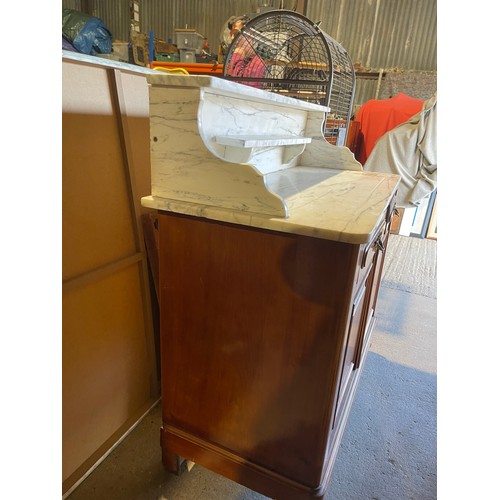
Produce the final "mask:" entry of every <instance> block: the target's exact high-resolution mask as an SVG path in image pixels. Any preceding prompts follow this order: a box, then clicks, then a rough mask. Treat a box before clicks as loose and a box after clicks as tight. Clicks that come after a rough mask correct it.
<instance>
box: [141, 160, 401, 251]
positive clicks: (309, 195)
mask: <svg viewBox="0 0 500 500" xmlns="http://www.w3.org/2000/svg"><path fill="white" fill-rule="evenodd" d="M267 182H268V184H269V186H270V188H271V189H272V190H273V191H274V192H276V193H278V194H279V195H280V196H281V197H283V199H284V200H285V202H286V204H287V206H288V210H289V212H288V218H283V217H273V216H269V215H265V214H260V213H252V212H250V211H240V210H230V209H226V208H222V207H218V206H209V205H205V204H200V203H190V202H183V201H178V200H173V199H167V198H161V197H155V196H147V197H144V198H142V204H143V206H145V207H148V208H154V209H158V210H164V211H168V212H175V213H179V214H185V215H192V216H197V217H204V218H207V219H212V220H218V221H223V222H230V223H235V224H241V225H245V226H251V227H256V228H263V229H270V230H274V231H281V232H286V233H294V234H301V235H305V236H313V237H317V238H324V239H329V240H335V241H341V242H344V243H353V244H363V243H368V242H369V241H370V239H371V237H372V236H373V233H374V231H375V230H376V229H377V227H378V225H379V223H380V221H381V220H382V218H383V217H385V210H386V208H387V206H388V204H389V203H390V201H391V199H392V196H393V194H394V192H395V190H396V188H397V185H398V183H399V176H397V175H390V174H380V173H376V172H360V171H349V170H334V169H325V168H315V167H295V168H291V169H286V170H282V171H278V172H275V173H273V174H270V175H268V176H267Z"/></svg>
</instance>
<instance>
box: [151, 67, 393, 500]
mask: <svg viewBox="0 0 500 500" xmlns="http://www.w3.org/2000/svg"><path fill="white" fill-rule="evenodd" d="M148 82H149V85H150V87H149V91H150V94H149V95H150V132H151V196H147V197H144V198H142V204H143V205H144V206H145V207H148V208H153V209H156V210H157V211H158V220H159V229H158V232H159V261H160V263H159V273H160V278H159V279H160V287H159V288H160V330H161V364H162V367H161V373H162V376H161V377H162V378H161V383H162V414H163V417H162V418H163V424H162V428H161V430H160V435H161V447H162V460H163V464H164V466H165V467H166V469H167V470H169V471H172V472H175V473H180V471H181V470H182V469H183V463H184V461H185V460H189V461H192V462H195V463H199V464H200V465H202V466H204V467H206V468H208V469H210V470H212V471H214V472H216V473H219V474H221V475H223V476H225V477H228V478H230V479H232V480H234V481H237V482H239V483H241V484H243V485H245V486H247V487H249V488H251V489H253V490H255V491H258V492H260V493H262V494H264V495H267V496H269V497H271V498H275V499H286V500H294V499H297V500H298V499H312V498H323V496H324V494H325V491H326V488H327V486H328V484H329V481H330V478H331V474H332V471H333V466H334V462H335V457H336V454H337V451H338V449H339V446H340V442H341V438H342V433H343V430H344V428H345V425H346V422H347V418H348V414H349V409H350V406H351V403H352V401H353V398H354V395H355V391H356V387H357V384H358V382H359V378H360V373H361V369H362V367H363V363H364V360H365V357H366V354H367V351H368V347H369V342H370V335H371V332H372V330H373V325H374V318H375V309H376V303H377V294H378V288H379V283H380V276H381V272H382V266H383V261H384V255H385V248H386V246H387V240H388V236H389V228H390V223H391V218H392V215H393V211H394V202H395V194H396V189H397V185H398V182H399V177H398V176H394V175H387V174H379V173H368V172H363V171H362V168H361V165H360V164H359V163H358V162H357V161H356V160H355V159H354V157H353V155H352V153H351V152H350V151H349V150H348V149H347V148H345V147H337V146H333V145H331V144H329V143H327V142H326V140H325V139H324V138H323V136H322V133H321V130H322V128H321V127H322V123H323V120H324V116H325V111H326V109H327V108H323V107H321V106H317V105H313V104H309V103H305V102H302V101H298V100H295V99H290V98H286V97H283V96H280V95H277V94H271V93H266V92H264V91H263V90H260V89H254V88H250V87H245V86H243V85H239V84H236V83H234V82H228V81H225V80H223V79H218V78H213V77H208V76H206V77H204V76H181V75H163V74H161V75H151V76H148Z"/></svg>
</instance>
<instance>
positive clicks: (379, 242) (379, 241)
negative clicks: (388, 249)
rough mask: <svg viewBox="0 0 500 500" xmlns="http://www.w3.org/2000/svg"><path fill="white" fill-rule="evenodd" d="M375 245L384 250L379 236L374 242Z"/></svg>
mask: <svg viewBox="0 0 500 500" xmlns="http://www.w3.org/2000/svg"><path fill="white" fill-rule="evenodd" d="M375 246H376V247H377V248H378V249H379V250H380V251H381V252H382V253H384V252H385V247H384V244H383V243H382V240H381V239H380V238H379V239H378V240H377V241H376V242H375Z"/></svg>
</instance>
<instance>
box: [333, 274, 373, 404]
mask: <svg viewBox="0 0 500 500" xmlns="http://www.w3.org/2000/svg"><path fill="white" fill-rule="evenodd" d="M366 284H367V280H365V281H364V282H363V283H362V285H361V287H360V289H359V291H358V294H357V296H356V298H355V299H354V302H353V304H352V308H351V319H350V325H349V334H348V338H347V345H346V348H345V355H344V362H343V367H342V375H341V379H340V390H339V398H338V401H339V404H338V405H337V413H338V412H339V409H340V408H341V406H342V402H343V399H344V396H345V393H346V390H347V387H348V386H349V381H350V378H351V375H352V373H353V370H355V369H356V368H357V364H356V361H357V357H358V344H359V342H360V336H361V337H362V334H363V330H364V328H363V325H364V321H363V319H364V316H365V314H364V311H365V302H366V301H365V297H366Z"/></svg>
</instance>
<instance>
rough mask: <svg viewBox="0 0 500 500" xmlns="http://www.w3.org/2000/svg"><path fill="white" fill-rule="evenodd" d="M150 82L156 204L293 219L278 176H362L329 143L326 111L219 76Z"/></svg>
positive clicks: (344, 152)
mask: <svg viewBox="0 0 500 500" xmlns="http://www.w3.org/2000/svg"><path fill="white" fill-rule="evenodd" d="M147 80H148V82H149V84H150V87H149V103H150V131H151V194H152V196H153V197H154V198H155V199H159V198H165V199H169V200H178V201H181V202H183V201H185V202H188V203H194V204H204V205H208V206H212V207H213V206H218V207H220V208H225V209H231V210H239V211H242V212H252V213H262V214H265V215H268V216H277V217H288V215H289V209H288V205H287V202H286V201H285V200H284V199H283V197H282V196H281V194H280V193H279V192H278V191H276V190H275V189H274V185H275V184H274V183H273V182H272V178H273V176H276V174H277V172H280V171H282V170H287V169H291V168H295V167H298V166H301V167H321V168H324V169H332V168H333V169H338V170H342V169H347V170H361V165H360V164H359V163H358V162H357V161H356V160H355V158H354V155H353V154H352V152H351V151H349V149H348V148H345V147H337V146H333V145H332V144H329V143H328V142H327V141H326V140H325V139H324V137H323V134H322V125H323V121H324V119H325V112H326V111H327V110H328V108H326V107H324V106H318V105H316V104H311V103H307V102H304V101H299V100H297V99H292V98H289V97H286V96H282V95H279V94H274V93H271V92H266V91H264V90H261V89H255V88H253V87H248V86H246V85H240V84H237V83H235V82H231V81H227V80H224V79H221V78H215V77H211V76H185V75H168V74H164V73H162V74H155V75H148V77H147ZM256 138H258V140H256Z"/></svg>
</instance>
